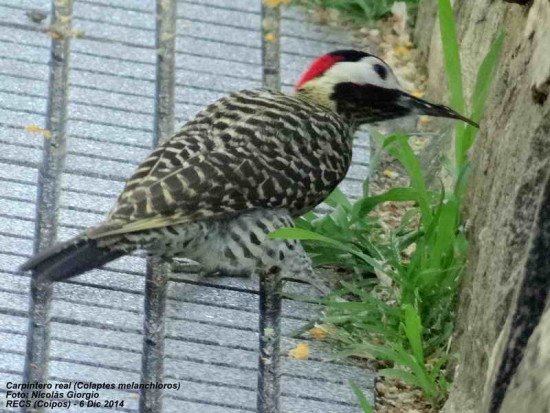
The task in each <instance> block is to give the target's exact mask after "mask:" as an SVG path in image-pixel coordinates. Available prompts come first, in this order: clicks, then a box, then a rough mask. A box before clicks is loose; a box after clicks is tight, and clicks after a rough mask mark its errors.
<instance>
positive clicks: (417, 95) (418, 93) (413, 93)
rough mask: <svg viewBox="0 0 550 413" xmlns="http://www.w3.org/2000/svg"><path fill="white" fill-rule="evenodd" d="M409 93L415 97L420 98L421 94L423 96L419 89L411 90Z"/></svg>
mask: <svg viewBox="0 0 550 413" xmlns="http://www.w3.org/2000/svg"><path fill="white" fill-rule="evenodd" d="M411 95H413V96H414V97H415V98H421V97H422V96H424V92H422V91H421V90H413V91H412V92H411Z"/></svg>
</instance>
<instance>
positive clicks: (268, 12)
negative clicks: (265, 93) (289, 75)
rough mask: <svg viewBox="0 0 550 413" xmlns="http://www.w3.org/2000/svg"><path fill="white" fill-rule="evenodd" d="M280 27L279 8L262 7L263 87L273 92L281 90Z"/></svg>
mask: <svg viewBox="0 0 550 413" xmlns="http://www.w3.org/2000/svg"><path fill="white" fill-rule="evenodd" d="M280 25H281V9H280V7H279V6H276V7H267V6H265V5H263V6H262V67H263V79H262V80H263V86H264V87H266V88H269V89H273V90H279V89H281V73H280V54H281V52H280V50H281V44H280Z"/></svg>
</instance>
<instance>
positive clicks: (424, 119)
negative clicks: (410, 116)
mask: <svg viewBox="0 0 550 413" xmlns="http://www.w3.org/2000/svg"><path fill="white" fill-rule="evenodd" d="M430 122H431V119H430V117H429V116H426V115H424V116H420V119H418V123H419V124H420V125H422V126H425V125H429V123H430Z"/></svg>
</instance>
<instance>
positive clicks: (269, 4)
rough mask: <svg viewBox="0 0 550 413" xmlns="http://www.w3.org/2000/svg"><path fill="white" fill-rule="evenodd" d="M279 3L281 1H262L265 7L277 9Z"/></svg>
mask: <svg viewBox="0 0 550 413" xmlns="http://www.w3.org/2000/svg"><path fill="white" fill-rule="evenodd" d="M280 3H281V0H264V6H265V7H277V6H278V5H279V4H280Z"/></svg>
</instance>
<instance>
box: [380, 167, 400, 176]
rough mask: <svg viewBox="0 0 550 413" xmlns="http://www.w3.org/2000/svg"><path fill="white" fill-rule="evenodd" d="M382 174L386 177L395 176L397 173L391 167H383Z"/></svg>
mask: <svg viewBox="0 0 550 413" xmlns="http://www.w3.org/2000/svg"><path fill="white" fill-rule="evenodd" d="M382 174H383V175H384V176H387V177H388V178H397V177H398V176H399V174H398V173H397V172H395V171H392V170H391V169H384V171H383V172H382Z"/></svg>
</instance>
